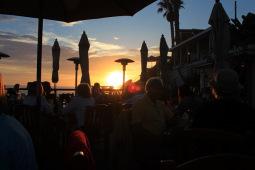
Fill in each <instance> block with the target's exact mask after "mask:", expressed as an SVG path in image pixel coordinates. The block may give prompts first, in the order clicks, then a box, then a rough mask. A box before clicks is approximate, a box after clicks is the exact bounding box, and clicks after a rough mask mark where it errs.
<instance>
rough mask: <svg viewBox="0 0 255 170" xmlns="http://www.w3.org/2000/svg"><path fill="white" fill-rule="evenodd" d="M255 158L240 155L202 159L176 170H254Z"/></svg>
mask: <svg viewBox="0 0 255 170" xmlns="http://www.w3.org/2000/svg"><path fill="white" fill-rule="evenodd" d="M254 161H255V158H254V157H249V156H244V155H239V154H218V155H209V156H205V157H200V158H197V159H194V160H191V161H188V162H185V163H184V164H181V165H179V166H177V168H176V170H254V169H255V164H254Z"/></svg>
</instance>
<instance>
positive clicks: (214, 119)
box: [193, 69, 255, 134]
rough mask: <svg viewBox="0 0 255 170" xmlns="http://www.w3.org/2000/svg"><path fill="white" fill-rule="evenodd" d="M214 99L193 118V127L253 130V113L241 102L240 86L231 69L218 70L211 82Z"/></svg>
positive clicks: (238, 130) (242, 131) (234, 130)
mask: <svg viewBox="0 0 255 170" xmlns="http://www.w3.org/2000/svg"><path fill="white" fill-rule="evenodd" d="M211 86H212V87H211V89H212V95H213V96H214V100H213V101H212V102H210V103H208V104H205V105H204V107H203V109H202V110H200V112H199V114H197V116H196V117H195V119H194V122H193V127H195V128H213V129H221V130H226V131H233V132H237V133H242V134H243V133H245V132H247V131H250V130H252V131H254V129H255V128H254V122H255V121H254V114H253V112H252V110H251V108H250V107H249V106H248V105H247V104H245V103H243V102H242V100H241V97H240V94H241V90H242V86H241V85H240V83H239V77H238V74H237V73H236V72H235V71H234V70H232V69H222V70H219V72H218V74H217V75H216V77H215V80H214V81H212V83H211Z"/></svg>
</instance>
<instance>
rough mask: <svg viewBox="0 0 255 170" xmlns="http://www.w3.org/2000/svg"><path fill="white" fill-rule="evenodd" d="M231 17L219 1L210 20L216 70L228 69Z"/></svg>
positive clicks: (216, 0) (217, 0) (216, 1)
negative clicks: (226, 60)
mask: <svg viewBox="0 0 255 170" xmlns="http://www.w3.org/2000/svg"><path fill="white" fill-rule="evenodd" d="M229 21H230V20H229V17H228V15H227V13H226V11H225V10H224V8H223V6H222V4H221V3H220V1H219V0H215V4H214V7H213V10H212V13H211V16H210V19H209V24H210V25H211V26H212V48H213V53H214V55H215V69H216V70H218V69H220V68H224V67H227V65H226V62H225V59H226V57H227V55H228V50H229V48H230V30H229V29H230V28H229Z"/></svg>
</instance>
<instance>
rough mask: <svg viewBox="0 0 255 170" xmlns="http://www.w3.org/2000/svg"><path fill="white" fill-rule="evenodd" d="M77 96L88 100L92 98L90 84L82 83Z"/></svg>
mask: <svg viewBox="0 0 255 170" xmlns="http://www.w3.org/2000/svg"><path fill="white" fill-rule="evenodd" d="M77 95H78V96H81V97H84V98H87V97H91V89H90V86H89V84H88V83H81V84H79V85H78V87H77Z"/></svg>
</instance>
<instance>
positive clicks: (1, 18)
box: [0, 14, 16, 22]
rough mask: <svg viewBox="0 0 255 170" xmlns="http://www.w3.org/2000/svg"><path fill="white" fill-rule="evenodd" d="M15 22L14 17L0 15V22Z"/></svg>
mask: <svg viewBox="0 0 255 170" xmlns="http://www.w3.org/2000/svg"><path fill="white" fill-rule="evenodd" d="M15 20H16V18H15V16H12V15H2V14H0V22H10V21H15Z"/></svg>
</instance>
